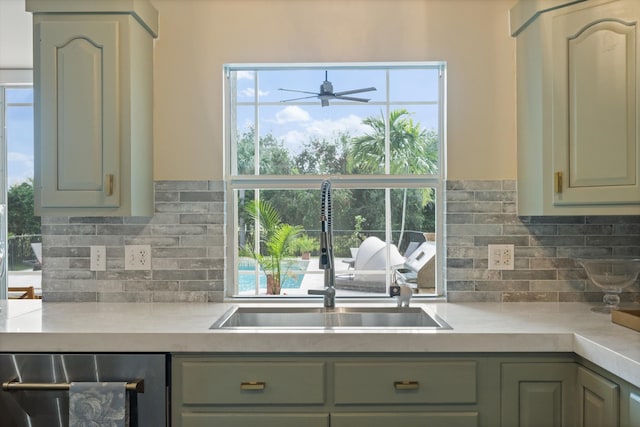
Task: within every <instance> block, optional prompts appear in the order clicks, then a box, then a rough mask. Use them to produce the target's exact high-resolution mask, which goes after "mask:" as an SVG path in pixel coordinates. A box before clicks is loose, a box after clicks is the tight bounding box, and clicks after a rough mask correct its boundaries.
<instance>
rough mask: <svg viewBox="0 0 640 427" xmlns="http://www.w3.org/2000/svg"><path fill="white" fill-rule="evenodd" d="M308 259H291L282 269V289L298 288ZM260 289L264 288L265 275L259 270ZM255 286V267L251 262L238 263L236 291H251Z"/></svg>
mask: <svg viewBox="0 0 640 427" xmlns="http://www.w3.org/2000/svg"><path fill="white" fill-rule="evenodd" d="M308 264H309V261H303V260H298V261H293V262H292V264H291V265H290V266H289V267H288V268H286V269H283V273H282V283H281V288H282V289H298V288H300V285H301V284H302V279H304V272H305V271H306V270H307V265H308ZM259 278H260V289H264V290H266V288H267V276H266V275H265V274H264V272H263V271H260V276H259ZM255 288H256V275H255V267H254V265H253V264H249V263H247V264H240V265H239V266H238V293H247V292H253V291H254V290H255Z"/></svg>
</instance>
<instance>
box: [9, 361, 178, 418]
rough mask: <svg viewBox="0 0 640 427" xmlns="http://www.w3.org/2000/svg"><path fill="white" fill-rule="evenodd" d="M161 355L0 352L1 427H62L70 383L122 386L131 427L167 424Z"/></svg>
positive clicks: (165, 381)
mask: <svg viewBox="0 0 640 427" xmlns="http://www.w3.org/2000/svg"><path fill="white" fill-rule="evenodd" d="M168 362H169V359H168V356H167V355H165V354H110V353H99V354H81V353H77V354H76V353H74V354H58V353H57V354H42V353H21V354H0V381H2V389H1V390H0V427H67V426H68V425H69V388H70V387H71V383H72V382H74V383H79V382H82V383H108V382H122V383H126V385H123V387H125V388H126V392H125V394H126V397H125V399H126V401H127V415H126V416H127V418H128V421H129V424H128V425H129V426H131V427H164V426H167V423H168V419H169V417H168V401H169V396H168V393H169V388H168V378H169V375H168V373H167V371H168V366H169V365H168Z"/></svg>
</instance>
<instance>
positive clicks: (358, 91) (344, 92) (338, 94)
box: [334, 87, 376, 96]
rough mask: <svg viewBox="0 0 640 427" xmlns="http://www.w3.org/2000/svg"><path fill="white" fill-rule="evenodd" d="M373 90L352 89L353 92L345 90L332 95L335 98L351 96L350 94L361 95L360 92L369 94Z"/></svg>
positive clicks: (371, 88) (366, 88)
mask: <svg viewBox="0 0 640 427" xmlns="http://www.w3.org/2000/svg"><path fill="white" fill-rule="evenodd" d="M373 90H376V88H375V87H365V88H362V89H353V90H345V91H343V92H336V93H334V95H335V96H342V95H351V94H352V93H361V92H371V91H373Z"/></svg>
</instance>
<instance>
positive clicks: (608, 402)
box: [577, 366, 620, 427]
mask: <svg viewBox="0 0 640 427" xmlns="http://www.w3.org/2000/svg"><path fill="white" fill-rule="evenodd" d="M577 386H578V387H577V390H578V396H577V397H578V426H579V427H617V426H618V425H619V423H618V414H619V413H620V409H619V407H620V406H619V389H620V388H619V387H618V385H617V384H615V383H613V382H611V381H609V380H607V379H606V378H604V377H602V376H601V375H598V374H596V373H595V372H592V371H590V370H588V369H586V368H583V367H581V366H580V367H578V376H577Z"/></svg>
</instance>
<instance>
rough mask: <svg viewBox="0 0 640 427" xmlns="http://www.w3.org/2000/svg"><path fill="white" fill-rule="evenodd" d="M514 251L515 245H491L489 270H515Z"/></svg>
mask: <svg viewBox="0 0 640 427" xmlns="http://www.w3.org/2000/svg"><path fill="white" fill-rule="evenodd" d="M514 251H515V248H514V246H513V245H489V266H488V268H489V270H513V269H514V265H513V264H514V262H515V259H514Z"/></svg>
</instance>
